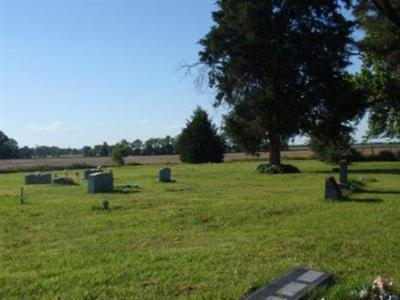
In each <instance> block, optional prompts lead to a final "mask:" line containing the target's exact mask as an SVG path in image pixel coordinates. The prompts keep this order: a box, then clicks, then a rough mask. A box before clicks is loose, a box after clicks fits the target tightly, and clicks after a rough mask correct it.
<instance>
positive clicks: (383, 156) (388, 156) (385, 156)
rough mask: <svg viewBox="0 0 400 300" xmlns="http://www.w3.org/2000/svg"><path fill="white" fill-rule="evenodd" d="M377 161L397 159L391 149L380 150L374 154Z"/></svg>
mask: <svg viewBox="0 0 400 300" xmlns="http://www.w3.org/2000/svg"><path fill="white" fill-rule="evenodd" d="M375 160H378V161H397V158H396V155H395V154H394V153H393V152H391V151H387V150H385V151H381V152H379V153H378V155H376V156H375Z"/></svg>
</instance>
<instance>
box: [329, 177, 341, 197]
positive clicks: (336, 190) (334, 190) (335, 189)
mask: <svg viewBox="0 0 400 300" xmlns="http://www.w3.org/2000/svg"><path fill="white" fill-rule="evenodd" d="M342 196H343V194H342V190H341V189H340V186H339V185H338V184H337V182H336V180H335V178H334V177H329V178H326V179H325V199H326V200H340V198H342Z"/></svg>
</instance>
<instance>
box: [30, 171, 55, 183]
mask: <svg viewBox="0 0 400 300" xmlns="http://www.w3.org/2000/svg"><path fill="white" fill-rule="evenodd" d="M51 180H52V176H51V174H41V173H38V174H31V175H27V176H25V184H27V185H29V184H51Z"/></svg>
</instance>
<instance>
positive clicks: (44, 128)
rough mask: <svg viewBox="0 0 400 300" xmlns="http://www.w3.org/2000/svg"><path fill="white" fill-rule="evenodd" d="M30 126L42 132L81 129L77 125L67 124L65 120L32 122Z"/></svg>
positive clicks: (31, 128)
mask: <svg viewBox="0 0 400 300" xmlns="http://www.w3.org/2000/svg"><path fill="white" fill-rule="evenodd" d="M28 128H29V129H30V130H33V131H40V132H60V131H71V130H78V129H79V127H77V126H67V125H66V124H65V123H63V122H53V123H51V124H49V125H38V124H32V125H30V126H29V127H28Z"/></svg>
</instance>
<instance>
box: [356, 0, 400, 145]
mask: <svg viewBox="0 0 400 300" xmlns="http://www.w3.org/2000/svg"><path fill="white" fill-rule="evenodd" d="M390 7H391V8H390ZM355 15H356V16H357V20H358V22H359V24H360V25H361V27H362V29H363V30H364V31H365V37H364V39H363V40H362V41H361V43H360V48H361V50H362V52H363V69H362V72H361V73H360V75H359V78H358V81H359V84H360V86H362V87H363V88H364V89H365V90H366V91H367V92H368V95H369V96H368V102H369V111H370V118H369V132H368V137H389V138H393V137H397V138H399V137H400V1H399V0H385V1H382V0H373V1H371V0H359V1H357V5H356V7H355ZM396 15H397V18H396ZM396 19H397V22H396Z"/></svg>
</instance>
